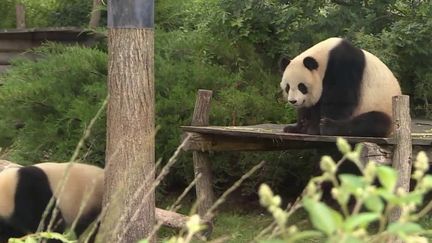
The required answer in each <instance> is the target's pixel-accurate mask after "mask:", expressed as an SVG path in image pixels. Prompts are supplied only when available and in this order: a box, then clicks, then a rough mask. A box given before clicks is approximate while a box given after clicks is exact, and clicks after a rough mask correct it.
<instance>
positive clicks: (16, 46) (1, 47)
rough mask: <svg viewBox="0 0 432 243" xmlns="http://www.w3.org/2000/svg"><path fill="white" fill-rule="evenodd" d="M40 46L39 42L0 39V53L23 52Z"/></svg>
mask: <svg viewBox="0 0 432 243" xmlns="http://www.w3.org/2000/svg"><path fill="white" fill-rule="evenodd" d="M40 44H41V42H40V41H32V40H14V39H12V40H6V39H0V51H8V52H11V51H24V50H27V49H30V48H33V47H36V46H39V45H40Z"/></svg>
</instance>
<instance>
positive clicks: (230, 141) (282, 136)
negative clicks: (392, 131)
mask: <svg viewBox="0 0 432 243" xmlns="http://www.w3.org/2000/svg"><path fill="white" fill-rule="evenodd" d="M284 126H285V125H284V124H259V125H253V126H183V127H182V129H183V131H185V132H189V133H191V135H192V138H191V142H190V143H189V145H188V146H187V147H186V148H185V149H186V150H200V151H251V150H283V149H301V148H322V147H326V146H334V144H335V142H336V139H337V136H321V135H307V134H294V133H284V132H282V129H283V127H284ZM412 131H413V133H412V144H413V146H420V147H427V146H432V121H430V120H420V119H417V120H414V121H413V122H412ZM344 138H345V139H347V140H348V141H349V142H350V143H353V144H355V143H360V142H369V143H375V144H378V145H394V144H395V143H396V141H395V139H394V138H393V137H389V138H376V137H344Z"/></svg>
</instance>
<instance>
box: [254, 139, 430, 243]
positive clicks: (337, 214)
mask: <svg viewBox="0 0 432 243" xmlns="http://www.w3.org/2000/svg"><path fill="white" fill-rule="evenodd" d="M338 148H339V150H340V151H341V153H342V154H343V158H342V159H341V160H340V161H338V162H337V163H336V162H334V161H333V160H332V159H331V158H330V157H328V156H324V157H323V158H322V159H321V163H320V166H321V169H322V171H323V173H322V175H320V176H318V177H314V178H312V179H311V180H310V182H309V184H308V186H307V187H306V189H305V192H304V197H303V198H302V199H301V201H299V203H298V204H294V205H293V206H291V207H290V208H289V209H288V210H287V211H284V210H282V209H281V208H280V207H281V200H280V197H279V196H275V195H273V192H272V191H271V189H270V188H269V187H268V186H267V185H265V184H263V185H261V187H260V189H259V195H260V202H261V204H262V205H263V206H264V207H266V208H267V210H268V211H269V212H271V213H272V215H273V218H274V220H275V222H276V225H277V226H276V228H275V229H274V230H273V232H274V233H275V232H276V233H275V234H273V236H275V238H276V239H283V240H285V241H286V242H296V241H297V240H298V239H299V238H301V239H306V238H315V237H317V236H320V238H321V239H322V241H323V242H384V241H387V240H388V239H389V238H390V237H398V238H400V239H402V240H404V241H405V242H427V238H426V237H425V235H426V234H428V233H429V231H428V230H427V229H424V228H423V227H422V226H421V225H420V219H421V218H423V217H424V216H425V215H426V214H427V213H428V212H429V211H430V210H431V206H432V202H428V203H427V204H426V205H424V204H423V198H424V197H425V195H426V194H427V193H428V192H430V191H431V189H432V176H431V175H425V173H426V172H427V171H428V169H429V163H428V159H427V157H426V154H425V153H424V152H420V153H419V154H418V155H417V159H416V162H415V163H414V172H413V176H412V178H413V179H414V180H415V181H416V186H415V188H414V190H412V191H410V192H406V191H404V190H403V189H402V188H396V183H397V178H398V177H397V171H396V170H395V169H393V168H391V167H388V166H384V165H377V164H376V163H375V162H373V161H369V162H368V163H367V165H366V166H364V165H363V164H362V163H361V162H360V161H359V155H360V150H361V146H356V148H355V149H354V150H351V148H350V147H349V145H348V144H347V143H346V141H345V140H343V139H341V138H339V139H338ZM345 160H351V161H352V162H354V163H355V164H356V165H357V166H358V168H359V169H360V172H361V174H360V175H352V174H350V175H347V174H339V175H338V173H337V169H338V167H339V166H340V165H341V163H343V162H344V161H345ZM376 179H377V180H378V181H379V182H380V183H379V185H377V184H376V183H375V181H376ZM325 182H326V183H331V185H332V189H331V196H332V198H333V199H334V200H335V201H336V202H337V204H338V205H337V206H336V207H331V206H329V205H327V204H326V203H325V202H324V201H323V200H321V196H322V194H323V191H322V189H321V188H322V184H323V183H325ZM350 201H351V202H350ZM301 207H303V208H304V209H305V210H306V211H307V212H308V215H309V219H310V221H311V223H312V226H313V228H314V230H312V231H311V230H306V231H302V230H298V228H297V227H296V226H294V225H290V224H289V217H290V216H291V214H292V213H293V212H294V211H296V210H298V209H299V208H301ZM333 208H338V209H340V210H335V209H333ZM395 209H400V210H401V215H400V217H399V218H398V219H396V220H395V221H389V220H388V218H389V216H390V214H391V213H392V212H393V210H395ZM281 219H283V220H281ZM372 224H375V225H376V226H375V227H378V229H376V228H375V227H369V226H371V225H372ZM305 232H306V233H305Z"/></svg>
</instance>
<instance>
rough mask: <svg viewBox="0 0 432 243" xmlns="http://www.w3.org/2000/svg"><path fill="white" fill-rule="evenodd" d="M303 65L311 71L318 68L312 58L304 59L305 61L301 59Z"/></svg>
mask: <svg viewBox="0 0 432 243" xmlns="http://www.w3.org/2000/svg"><path fill="white" fill-rule="evenodd" d="M303 64H304V65H305V67H306V68H307V69H309V70H311V71H312V70H315V69H317V68H318V62H317V61H316V60H315V58H313V57H305V59H303Z"/></svg>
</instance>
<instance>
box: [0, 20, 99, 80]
mask: <svg viewBox="0 0 432 243" xmlns="http://www.w3.org/2000/svg"><path fill="white" fill-rule="evenodd" d="M102 38H104V37H103V36H102V35H100V34H95V33H92V32H90V31H85V30H83V29H81V28H75V27H59V28H43V29H5V30H0V73H1V72H4V71H5V70H6V69H7V68H8V67H9V65H10V62H11V59H13V58H15V57H18V56H22V57H25V58H36V55H35V54H34V53H32V52H31V50H30V49H31V48H34V47H38V46H40V45H41V44H42V43H43V42H46V41H53V42H60V43H65V44H75V43H78V44H82V45H85V46H91V45H92V44H94V43H96V42H97V41H98V40H100V39H102ZM0 82H1V81H0Z"/></svg>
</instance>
